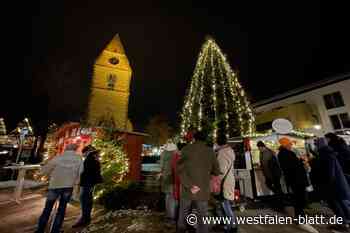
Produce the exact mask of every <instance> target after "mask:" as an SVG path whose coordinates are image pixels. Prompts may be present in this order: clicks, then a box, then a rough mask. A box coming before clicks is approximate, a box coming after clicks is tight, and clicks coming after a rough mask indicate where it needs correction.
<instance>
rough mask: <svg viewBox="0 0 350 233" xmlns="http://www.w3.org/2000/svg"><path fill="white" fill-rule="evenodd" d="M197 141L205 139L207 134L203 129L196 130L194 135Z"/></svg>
mask: <svg viewBox="0 0 350 233" xmlns="http://www.w3.org/2000/svg"><path fill="white" fill-rule="evenodd" d="M193 137H194V139H195V140H196V141H205V138H206V137H205V134H204V132H203V131H196V132H195V133H194V135H193Z"/></svg>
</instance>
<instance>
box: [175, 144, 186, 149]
mask: <svg viewBox="0 0 350 233" xmlns="http://www.w3.org/2000/svg"><path fill="white" fill-rule="evenodd" d="M176 146H177V149H178V150H182V148H184V147H185V146H186V143H183V142H179V143H177V144H176Z"/></svg>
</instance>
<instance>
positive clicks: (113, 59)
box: [108, 57, 119, 65]
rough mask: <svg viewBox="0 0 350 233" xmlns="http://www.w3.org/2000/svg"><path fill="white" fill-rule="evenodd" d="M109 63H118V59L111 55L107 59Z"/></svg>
mask: <svg viewBox="0 0 350 233" xmlns="http://www.w3.org/2000/svg"><path fill="white" fill-rule="evenodd" d="M108 61H109V63H111V64H112V65H117V64H118V63H119V59H118V58H116V57H111V58H110V59H109V60H108Z"/></svg>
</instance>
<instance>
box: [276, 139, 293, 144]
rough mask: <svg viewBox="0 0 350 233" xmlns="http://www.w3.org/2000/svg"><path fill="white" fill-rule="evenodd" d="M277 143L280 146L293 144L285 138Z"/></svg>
mask: <svg viewBox="0 0 350 233" xmlns="http://www.w3.org/2000/svg"><path fill="white" fill-rule="evenodd" d="M278 142H279V143H280V144H281V146H290V145H292V144H293V143H292V141H291V140H290V139H289V138H286V137H283V138H280V139H279V140H278Z"/></svg>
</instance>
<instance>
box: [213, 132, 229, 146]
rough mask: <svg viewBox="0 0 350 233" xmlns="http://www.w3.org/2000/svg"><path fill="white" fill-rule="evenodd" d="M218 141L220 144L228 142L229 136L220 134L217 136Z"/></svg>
mask: <svg viewBox="0 0 350 233" xmlns="http://www.w3.org/2000/svg"><path fill="white" fill-rule="evenodd" d="M216 143H217V144H218V145H219V146H223V145H225V144H226V143H227V138H226V135H225V134H219V135H218V137H217V138H216Z"/></svg>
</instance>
